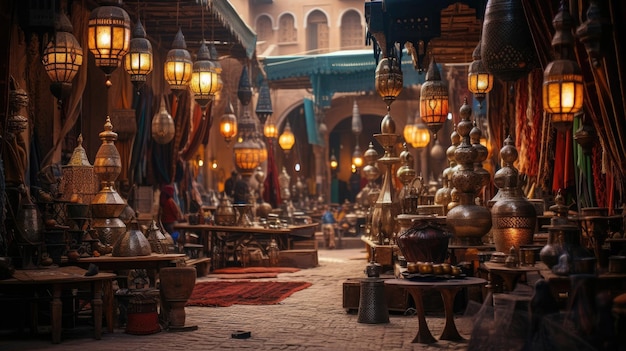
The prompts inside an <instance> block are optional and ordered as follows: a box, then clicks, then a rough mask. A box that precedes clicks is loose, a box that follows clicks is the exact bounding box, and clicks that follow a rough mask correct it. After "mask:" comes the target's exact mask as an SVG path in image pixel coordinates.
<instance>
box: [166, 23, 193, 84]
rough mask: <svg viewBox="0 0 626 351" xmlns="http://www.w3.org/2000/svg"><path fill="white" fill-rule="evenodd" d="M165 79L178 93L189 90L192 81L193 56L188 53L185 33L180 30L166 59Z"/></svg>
mask: <svg viewBox="0 0 626 351" xmlns="http://www.w3.org/2000/svg"><path fill="white" fill-rule="evenodd" d="M163 69H164V77H165V80H166V81H167V83H168V84H169V85H170V89H172V90H174V91H175V92H177V93H181V92H182V91H183V90H185V89H187V85H188V84H189V81H190V80H191V70H192V63H191V55H190V54H189V51H187V43H186V42H185V37H184V36H183V32H182V31H181V30H180V28H179V29H178V32H177V33H176V36H175V37H174V41H173V42H172V48H171V49H170V51H168V53H167V56H166V58H165V65H164V67H163Z"/></svg>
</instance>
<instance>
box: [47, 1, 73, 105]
mask: <svg viewBox="0 0 626 351" xmlns="http://www.w3.org/2000/svg"><path fill="white" fill-rule="evenodd" d="M55 29H56V34H55V36H54V40H52V41H51V42H50V43H48V46H46V49H45V50H44V52H43V56H42V62H43V66H44V68H45V70H46V73H48V76H49V77H50V80H51V81H52V84H50V91H51V92H52V95H54V96H55V97H56V98H57V99H59V100H62V99H63V98H64V97H66V96H68V95H69V94H70V91H71V89H72V80H74V77H75V76H76V73H78V69H79V68H80V66H81V65H82V64H83V49H82V48H81V47H80V44H79V43H78V40H76V37H74V35H73V34H72V24H71V23H70V20H69V19H68V18H67V16H66V15H65V14H64V13H59V14H57V18H56V21H55Z"/></svg>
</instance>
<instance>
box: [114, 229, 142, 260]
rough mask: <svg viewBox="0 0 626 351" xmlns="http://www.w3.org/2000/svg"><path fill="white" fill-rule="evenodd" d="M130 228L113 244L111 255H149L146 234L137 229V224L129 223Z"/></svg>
mask: <svg viewBox="0 0 626 351" xmlns="http://www.w3.org/2000/svg"><path fill="white" fill-rule="evenodd" d="M131 227H133V228H131V229H129V230H128V231H126V233H124V235H122V236H121V237H120V238H119V239H118V240H117V241H116V242H115V243H114V244H113V251H112V252H111V255H112V256H121V257H132V256H149V255H150V254H151V253H152V248H151V247H150V242H149V241H148V239H147V238H146V236H145V235H144V234H143V233H142V232H141V230H139V229H138V227H137V224H136V223H135V224H134V225H131Z"/></svg>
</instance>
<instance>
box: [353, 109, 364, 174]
mask: <svg viewBox="0 0 626 351" xmlns="http://www.w3.org/2000/svg"><path fill="white" fill-rule="evenodd" d="M361 131H363V121H361V113H360V112H359V105H358V104H357V103H356V100H354V104H353V105H352V134H354V137H355V139H356V140H355V144H354V151H353V152H352V164H353V165H354V167H356V168H361V166H363V155H362V154H361V148H360V147H359V135H361Z"/></svg>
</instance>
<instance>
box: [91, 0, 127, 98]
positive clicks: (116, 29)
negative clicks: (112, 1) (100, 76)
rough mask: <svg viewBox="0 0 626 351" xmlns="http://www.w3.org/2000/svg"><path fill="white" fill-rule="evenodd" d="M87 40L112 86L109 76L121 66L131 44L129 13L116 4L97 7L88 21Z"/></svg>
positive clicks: (108, 82)
mask: <svg viewBox="0 0 626 351" xmlns="http://www.w3.org/2000/svg"><path fill="white" fill-rule="evenodd" d="M87 42H88V45H89V51H91V53H92V54H93V56H94V58H95V60H96V66H98V67H100V69H102V71H103V72H104V73H105V75H106V76H107V86H110V85H111V81H110V80H109V77H110V75H111V73H112V72H113V71H114V70H115V69H116V68H117V67H119V65H120V62H121V61H122V58H123V57H124V55H126V54H127V53H128V49H129V46H130V17H129V16H128V13H126V11H124V9H122V8H121V7H119V6H114V5H110V6H100V7H97V8H95V9H94V10H93V11H91V15H90V16H89V21H88V22H87Z"/></svg>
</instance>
